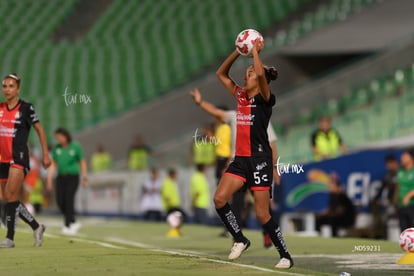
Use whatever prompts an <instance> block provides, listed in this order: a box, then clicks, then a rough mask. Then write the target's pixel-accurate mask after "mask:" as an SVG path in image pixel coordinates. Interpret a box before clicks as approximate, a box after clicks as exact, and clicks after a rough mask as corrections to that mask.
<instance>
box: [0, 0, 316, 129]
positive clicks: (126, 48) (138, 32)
mask: <svg viewBox="0 0 414 276" xmlns="http://www.w3.org/2000/svg"><path fill="white" fill-rule="evenodd" d="M42 1H43V4H42ZM308 2H309V1H308V0H295V1H288V0H283V1H271V0H266V1H261V4H260V5H254V3H253V2H251V1H247V2H246V1H220V2H217V1H212V0H209V1H202V2H200V1H195V0H191V1H168V0H162V1H158V2H157V5H153V4H152V1H132V0H130V1H121V0H115V1H112V2H111V4H109V5H108V7H107V9H106V10H105V11H104V12H103V13H102V15H101V16H99V17H98V19H97V21H96V22H95V23H94V24H93V26H92V28H91V29H90V30H89V32H87V33H86V35H85V36H84V37H83V38H81V39H78V40H77V41H75V42H68V41H67V39H66V38H65V36H63V37H62V39H61V40H58V39H57V37H56V34H54V35H53V37H52V34H53V33H54V30H56V29H59V27H60V24H62V22H64V21H65V20H67V18H68V17H70V16H72V12H73V11H75V10H76V5H78V4H79V1H77V0H70V1H62V0H58V1H53V2H49V1H46V0H41V1H38V2H36V3H35V2H33V1H28V0H23V1H19V2H18V3H15V6H14V7H13V9H12V11H11V14H7V16H6V14H5V13H8V12H9V10H8V9H7V8H6V7H5V5H6V2H2V3H1V4H0V5H2V8H1V12H0V13H3V14H0V15H1V16H0V17H1V19H0V20H1V23H2V24H0V31H1V32H2V33H4V34H6V35H5V36H4V37H2V40H1V45H0V53H2V55H3V56H4V57H5V59H4V60H3V66H2V72H3V74H5V73H7V72H9V71H10V70H12V71H17V72H18V73H19V74H20V75H21V76H22V78H23V82H22V91H23V93H24V94H23V95H24V98H26V99H27V100H30V101H31V102H33V103H34V105H35V106H36V107H37V111H38V113H39V114H40V117H41V118H42V120H43V121H44V123H45V124H47V125H48V126H50V129H53V128H55V127H56V126H58V125H66V126H67V127H69V128H71V129H74V130H79V129H82V128H84V127H85V126H88V125H91V124H94V123H96V122H98V121H100V120H102V119H105V118H108V117H109V116H113V115H115V114H119V113H122V112H123V111H125V110H126V109H129V108H131V107H136V106H137V105H139V104H142V103H144V102H146V101H149V100H151V99H154V98H155V97H157V96H160V95H163V94H164V93H165V92H167V91H169V90H171V89H172V88H173V87H175V86H177V85H180V84H183V83H185V82H186V81H187V80H188V79H189V77H191V76H194V75H197V74H200V73H201V72H202V70H203V69H204V68H205V67H206V66H208V65H211V64H214V63H216V61H217V57H219V56H222V55H223V54H224V53H226V52H227V50H228V47H229V45H228V44H223V43H222V41H229V40H230V41H231V40H233V39H234V34H235V33H237V32H238V31H240V26H246V27H247V26H249V27H250V28H257V29H265V28H267V27H269V26H271V25H272V24H274V23H275V22H277V21H280V20H283V19H284V18H285V17H286V16H287V15H288V14H289V13H290V12H293V11H295V10H297V9H299V8H300V7H301V5H303V4H305V3H308ZM21 14H25V16H24V17H20V15H21ZM190 14H191V15H192V16H189V15H190ZM194 15H196V16H194ZM125 19H127V20H125ZM236 19H237V20H236ZM240 20H241V21H242V22H240ZM235 22H237V24H236V23H235ZM10 30H14V31H10ZM60 31H62V30H60ZM52 41H53V42H56V41H57V42H56V43H53V42H52ZM177 41H180V43H177ZM25 91H26V92H25ZM29 91H30V92H29ZM65 91H66V92H67V93H70V94H71V95H70V96H71V97H72V96H73V97H74V96H75V95H77V101H78V104H72V105H70V106H66V105H68V103H67V102H65V99H64V97H63V94H64V93H65ZM85 94H88V96H89V97H90V98H91V99H92V101H93V102H94V104H93V105H90V106H85V105H80V104H79V100H80V98H79V97H80V96H81V95H85ZM68 97H69V96H68ZM65 107H67V108H65ZM50 115H52V116H50ZM48 135H50V133H48Z"/></svg>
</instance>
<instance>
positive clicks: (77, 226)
mask: <svg viewBox="0 0 414 276" xmlns="http://www.w3.org/2000/svg"><path fill="white" fill-rule="evenodd" d="M81 226H82V225H81V224H80V223H79V222H74V223H71V224H70V226H69V227H70V229H71V230H72V231H73V232H74V233H75V234H76V233H78V231H79V229H80V228H81Z"/></svg>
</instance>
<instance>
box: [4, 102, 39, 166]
mask: <svg viewBox="0 0 414 276" xmlns="http://www.w3.org/2000/svg"><path fill="white" fill-rule="evenodd" d="M37 122H39V118H38V116H37V114H36V112H35V110H34V108H33V105H32V104H30V103H28V102H25V101H23V100H19V102H18V103H17V105H16V106H15V107H13V108H12V109H9V108H8V106H7V103H5V102H3V103H0V162H1V163H17V164H21V165H24V166H26V165H27V166H26V167H28V166H29V152H28V148H27V140H28V138H29V132H30V127H31V126H32V125H33V124H35V123H37Z"/></svg>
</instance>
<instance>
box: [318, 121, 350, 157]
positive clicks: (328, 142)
mask: <svg viewBox="0 0 414 276" xmlns="http://www.w3.org/2000/svg"><path fill="white" fill-rule="evenodd" d="M311 145H312V152H313V157H314V160H315V161H321V160H324V159H329V158H335V157H337V156H338V154H339V151H341V152H342V154H345V153H346V152H347V148H346V146H345V144H344V142H343V140H342V138H341V136H340V135H339V132H338V131H336V130H335V129H334V128H332V127H331V119H330V118H329V117H327V116H322V117H321V118H320V119H319V128H318V129H317V130H315V131H314V132H313V133H312V136H311Z"/></svg>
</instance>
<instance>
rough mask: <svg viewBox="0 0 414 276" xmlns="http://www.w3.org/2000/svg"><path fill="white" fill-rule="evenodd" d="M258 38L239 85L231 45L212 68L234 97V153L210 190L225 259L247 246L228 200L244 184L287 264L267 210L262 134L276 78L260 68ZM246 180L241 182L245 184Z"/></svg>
mask: <svg viewBox="0 0 414 276" xmlns="http://www.w3.org/2000/svg"><path fill="white" fill-rule="evenodd" d="M262 48H263V42H262V41H259V40H257V42H256V43H255V46H254V47H253V50H252V54H253V65H252V66H249V67H248V68H247V70H246V74H245V77H244V86H243V87H241V86H238V85H237V84H236V83H235V82H234V81H233V80H232V79H231V78H230V76H229V71H230V68H231V66H232V65H233V63H234V62H235V60H236V59H237V58H238V57H239V53H238V52H237V51H236V50H234V51H233V52H232V53H231V54H230V56H229V57H228V58H227V59H226V60H225V61H224V62H223V64H222V65H221V66H220V68H219V69H218V70H217V76H218V78H219V79H220V81H221V82H222V84H223V85H224V87H226V89H227V90H228V91H229V92H230V93H231V94H232V95H233V96H234V98H235V99H236V101H237V131H236V133H237V136H236V154H235V158H234V160H232V162H231V163H230V165H229V167H228V169H227V171H226V172H225V174H224V175H223V177H222V178H221V180H220V183H219V185H218V187H217V190H216V193H215V195H214V204H215V207H216V210H217V213H218V214H219V216H220V218H221V220H222V221H223V223H224V225H225V226H226V228H227V230H228V231H229V232H230V233H231V235H232V236H233V238H234V245H233V248H232V249H231V252H230V255H229V259H232V260H233V259H237V258H238V257H239V256H240V255H241V254H242V253H243V251H245V250H246V249H247V248H248V247H249V246H250V241H249V240H248V239H247V238H246V237H245V236H244V235H243V233H242V230H241V227H240V225H239V222H238V221H237V219H236V217H235V215H234V212H233V211H232V209H231V207H230V205H229V204H228V202H229V200H230V199H231V198H232V197H233V194H234V193H235V192H237V191H238V190H240V189H242V188H243V187H246V188H250V190H251V191H252V192H253V196H254V205H255V211H256V216H257V219H258V220H259V222H260V223H261V224H262V226H263V228H264V229H265V230H266V231H267V232H268V233H269V235H270V237H271V239H272V242H273V244H274V245H275V246H276V248H277V249H278V252H279V255H280V261H279V262H278V264H277V265H276V268H284V269H288V268H290V267H292V265H293V261H292V258H291V256H290V254H289V252H288V250H287V247H286V243H285V241H284V240H283V237H282V233H281V232H280V228H279V226H278V225H277V224H276V223H275V222H274V220H273V218H272V216H271V214H270V212H269V204H270V193H271V192H270V187H271V184H272V181H273V164H274V163H275V162H276V160H272V149H271V148H270V145H269V139H268V136H267V126H268V124H269V120H270V117H271V115H272V107H273V106H274V104H275V101H276V100H275V96H274V95H273V94H271V92H270V88H269V83H270V81H272V80H275V79H276V78H277V71H276V69H274V68H267V67H266V68H265V67H264V66H263V64H262V61H261V59H260V57H259V52H260V50H261V49H262ZM244 183H245V184H244Z"/></svg>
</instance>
